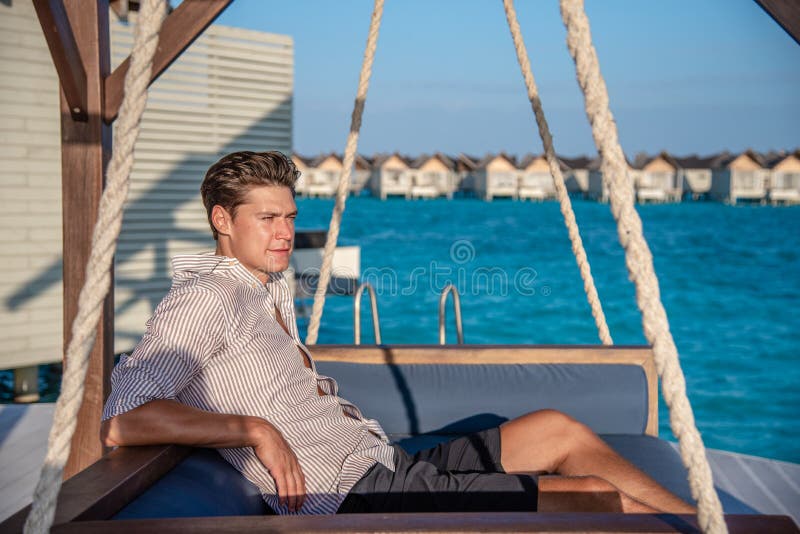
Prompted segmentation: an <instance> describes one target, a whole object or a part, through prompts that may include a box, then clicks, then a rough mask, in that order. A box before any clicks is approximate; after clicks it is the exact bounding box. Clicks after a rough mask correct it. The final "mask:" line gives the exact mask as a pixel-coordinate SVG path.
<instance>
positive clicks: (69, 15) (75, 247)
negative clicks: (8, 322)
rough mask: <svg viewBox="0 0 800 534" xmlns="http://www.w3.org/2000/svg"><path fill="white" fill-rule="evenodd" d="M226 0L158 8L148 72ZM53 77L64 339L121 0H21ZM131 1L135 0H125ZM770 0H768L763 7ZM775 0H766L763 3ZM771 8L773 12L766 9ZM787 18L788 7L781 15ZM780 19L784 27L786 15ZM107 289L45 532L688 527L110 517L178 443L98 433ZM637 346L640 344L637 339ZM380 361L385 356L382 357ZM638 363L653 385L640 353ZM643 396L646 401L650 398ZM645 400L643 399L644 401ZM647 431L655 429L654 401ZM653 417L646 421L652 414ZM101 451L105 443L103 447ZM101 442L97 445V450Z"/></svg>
mask: <svg viewBox="0 0 800 534" xmlns="http://www.w3.org/2000/svg"><path fill="white" fill-rule="evenodd" d="M231 1H232V0H184V2H183V3H181V4H180V6H178V7H177V8H176V9H175V10H174V11H173V12H172V13H171V14H170V15H169V16H168V18H167V19H166V21H165V23H164V25H163V27H162V31H161V36H160V42H159V47H158V51H157V52H156V56H155V58H154V66H153V73H152V80H151V83H152V81H155V80H156V79H157V78H158V76H159V75H160V74H161V73H162V72H163V71H164V70H166V69H167V68H168V66H169V65H170V64H171V62H172V61H174V60H175V58H177V57H178V56H179V55H180V54H181V52H182V51H183V50H185V49H186V48H187V47H188V46H189V45H190V44H191V43H192V42H193V41H194V39H196V38H197V37H198V36H199V35H200V34H201V33H202V32H203V31H204V30H205V28H206V27H208V25H210V24H211V23H212V22H213V21H214V19H215V18H216V17H217V16H218V15H219V14H220V13H221V12H222V11H223V10H224V9H225V7H227V5H228V4H229V3H230V2H231ZM757 1H759V3H760V4H761V5H762V7H765V9H767V10H768V11H770V13H771V15H773V17H775V18H776V19H778V20H782V18H786V17H785V16H784V15H783V13H782V9H781V6H780V5H779V3H778V2H777V0H757ZM33 3H34V6H35V8H36V11H37V15H38V17H39V20H40V23H41V25H42V29H43V32H44V35H45V38H46V40H47V43H48V47H49V48H50V52H51V55H52V57H53V62H54V64H55V67H56V71H57V72H58V76H59V80H60V84H61V89H62V91H61V124H62V144H61V154H62V198H63V204H62V208H63V209H62V219H63V221H64V225H63V227H64V230H63V250H64V269H63V280H64V304H63V305H64V314H63V315H64V319H63V320H64V336H65V346H66V345H67V344H68V341H69V339H67V338H68V337H69V335H70V332H71V325H72V322H73V319H74V317H75V314H76V312H77V302H78V295H79V293H80V289H81V286H82V285H83V280H84V271H85V267H86V264H87V259H88V257H89V251H90V248H91V236H92V232H93V228H94V224H95V221H96V218H97V209H98V204H99V200H100V196H101V194H102V190H103V184H104V176H105V170H106V166H107V164H108V161H109V159H110V153H111V124H112V122H113V121H114V119H115V117H116V115H117V112H118V110H119V105H120V102H121V100H122V91H123V90H122V87H123V80H124V76H125V73H126V71H127V68H128V61H127V60H126V61H125V62H123V63H122V64H121V65H120V66H119V67H118V68H117V69H115V70H114V71H113V72H112V71H111V69H110V59H109V57H110V53H109V35H108V25H109V22H108V9H109V5H110V6H111V8H113V9H117V10H124V9H127V7H128V4H129V2H128V0H111V1H110V2H109V1H108V0H98V1H94V2H86V1H85V0H33ZM130 3H131V4H135V2H130ZM770 5H772V6H773V7H770ZM774 6H777V7H774ZM776 13H777V14H776ZM787 20H788V19H787ZM783 25H784V27H785V28H787V30H789V31H790V33H793V35H795V38H797V37H796V35H797V33H798V31H797V24H795V23H792V22H791V20H790V21H789V22H788V23H787V22H784V23H783ZM113 309H114V306H113V291H112V292H110V293H109V296H108V297H107V299H106V302H105V305H104V309H103V315H102V319H101V321H100V324H99V325H98V335H97V340H96V343H95V345H94V349H93V351H92V354H91V357H90V362H89V369H88V375H87V380H86V387H85V394H84V402H83V406H82V408H81V411H80V413H79V416H78V421H77V430H76V433H75V436H74V438H73V441H72V450H71V455H70V459H69V461H68V463H67V467H66V470H65V478H67V479H68V480H66V482H65V483H64V485H63V487H62V490H61V494H60V496H59V500H58V508H57V511H56V515H55V523H54V527H53V529H52V531H53V532H56V533H71V532H80V533H91V532H115V533H116V534H124V533H128V532H141V531H145V530H146V531H148V532H149V531H157V532H161V533H171V532H175V533H179V534H185V533H186V532H187V531H191V532H214V533H222V532H255V531H258V532H261V531H279V532H280V531H303V530H314V531H320V532H332V531H339V532H341V531H377V530H381V531H412V530H413V531H470V530H481V531H539V532H541V531H551V532H552V531H562V532H563V531H575V530H578V531H605V532H609V531H614V532H671V531H696V530H697V522H696V518H695V517H693V516H676V515H622V514H613V513H578V514H574V513H506V514H487V513H480V514H400V515H398V514H374V515H350V516H326V517H319V516H316V517H278V516H247V517H213V518H192V519H160V520H121V521H114V522H113V523H112V522H108V521H107V519H108V518H109V517H111V516H112V515H113V514H114V513H115V512H116V511H118V510H120V509H121V508H122V507H123V506H124V505H125V503H127V502H129V501H130V500H131V499H133V498H134V497H135V496H136V495H138V494H140V493H141V492H142V491H144V489H146V488H147V487H148V486H150V485H151V484H152V483H153V482H154V481H156V480H158V479H159V478H160V477H161V476H162V475H163V474H164V473H166V472H168V471H169V470H170V469H172V468H173V467H174V466H175V465H177V464H178V463H179V462H180V461H181V460H182V459H184V458H185V457H186V456H187V455H188V454H189V452H190V449H189V448H186V447H177V446H163V447H161V446H160V447H127V448H119V449H117V450H115V451H113V452H110V453H108V450H106V449H105V448H104V447H103V446H102V444H101V442H100V439H99V425H100V416H101V413H102V406H103V403H104V401H105V398H106V397H107V395H108V390H109V377H110V372H111V368H112V366H113V359H114V354H113V335H112V332H113ZM351 349H352V347H334V348H331V349H330V350H327V351H326V349H325V348H323V347H316V348H314V349H313V352H314V353H315V354H316V355H317V357H318V358H319V359H320V360H324V359H325V358H327V357H335V356H336V355H340V354H342V353H344V352H350V351H351ZM598 349H599V348H597V349H588V348H584V349H580V350H578V349H575V348H570V347H549V348H543V347H539V348H530V347H529V348H527V349H525V348H520V347H516V348H514V347H480V348H476V347H463V348H461V349H460V350H459V351H458V352H457V353H454V354H455V355H454V356H453V357H454V358H456V359H461V358H464V359H469V358H472V357H473V356H474V355H475V354H476V353H478V352H482V351H486V350H488V351H493V352H494V357H496V358H497V359H498V361H497V363H499V361H506V362H507V363H511V362H512V361H513V360H514V358H516V357H517V356H518V355H519V354H520V351H522V352H524V351H526V350H528V351H533V352H536V353H538V354H540V355H541V356H542V357H543V358H554V359H559V358H563V359H568V360H569V359H573V358H577V357H578V356H577V354H578V353H579V352H580V353H582V356H581V357H586V356H589V357H591V356H592V355H593V354H597V350H598ZM643 350H645V351H647V349H643ZM427 351H428V349H426V348H424V347H410V348H405V349H403V348H392V349H390V350H389V352H388V353H389V354H390V355H391V356H392V357H393V358H396V359H395V360H394V361H395V362H399V361H401V360H402V359H403V358H408V359H415V358H423V357H424V353H426V352H427ZM362 354H364V356H363V358H364V359H367V360H368V359H376V358H385V357H386V354H387V348H385V347H380V348H374V349H368V350H366V351H365V352H362ZM384 361H385V360H384ZM642 365H643V366H644V367H645V369H646V372H647V373H648V380H650V381H651V384H652V387H651V388H650V392H649V394H650V395H651V398H652V397H654V396H656V383H657V381H656V378H655V374H654V372H653V366H652V359H651V358H650V359H648V358H645V360H643V362H642ZM651 405H652V406H653V407H654V406H655V405H656V403H651ZM652 409H653V410H654V409H655V408H652ZM650 416H651V418H652V419H651V421H650V423H648V432H649V433H650V432H652V433H655V429H656V428H657V425H655V421H656V416H657V414H656V413H655V412H653V413H651V414H650ZM654 425H655V426H654ZM105 453H108V454H105ZM104 454H105V455H104ZM27 513H28V508H26V509H23V510H21V511H20V512H18V513H17V514H15V515H14V516H12V517H11V518H9V519H8V520H6V521H5V522H3V523H2V524H0V532H21V531H22V526H23V524H24V520H25V517H26V515H27ZM726 521H727V523H728V528H729V529H730V531H731V532H763V531H772V532H795V531H796V527H795V526H794V523H793V522H792V521H791V519H789V518H788V517H785V516H744V515H742V516H740V515H732V516H726Z"/></svg>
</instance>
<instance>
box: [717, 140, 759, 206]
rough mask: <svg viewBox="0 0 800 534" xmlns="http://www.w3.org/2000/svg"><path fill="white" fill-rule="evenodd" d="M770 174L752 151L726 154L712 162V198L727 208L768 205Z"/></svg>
mask: <svg viewBox="0 0 800 534" xmlns="http://www.w3.org/2000/svg"><path fill="white" fill-rule="evenodd" d="M769 179H770V170H769V169H768V168H767V167H766V164H765V162H764V159H763V158H762V157H761V156H760V155H759V154H758V153H756V152H755V151H753V150H749V149H748V150H746V151H744V152H742V153H741V154H729V153H724V154H722V155H721V156H720V157H718V158H717V159H715V160H714V162H712V171H711V190H710V191H709V193H710V195H711V198H713V199H714V200H718V201H720V202H725V203H726V204H736V203H737V202H739V201H745V202H766V200H767V185H768V183H769Z"/></svg>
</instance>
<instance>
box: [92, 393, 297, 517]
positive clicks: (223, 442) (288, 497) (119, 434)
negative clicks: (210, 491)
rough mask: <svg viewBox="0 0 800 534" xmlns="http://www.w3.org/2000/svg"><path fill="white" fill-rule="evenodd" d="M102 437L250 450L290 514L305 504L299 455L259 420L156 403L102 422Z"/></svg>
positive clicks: (110, 441)
mask: <svg viewBox="0 0 800 534" xmlns="http://www.w3.org/2000/svg"><path fill="white" fill-rule="evenodd" d="M100 433H101V439H102V441H103V443H104V444H105V445H107V446H122V445H125V446H129V445H166V444H175V445H190V446H195V447H214V448H231V447H252V448H253V450H254V451H255V453H256V455H257V456H258V459H259V460H260V461H261V463H263V464H264V466H265V467H266V468H267V469H268V470H269V473H270V475H271V476H272V478H273V479H274V480H275V484H276V486H277V489H278V496H279V497H280V500H281V504H288V506H289V509H290V510H292V511H298V510H299V509H300V507H301V506H302V505H303V500H304V498H305V478H304V476H303V472H302V470H301V469H300V464H299V463H298V461H297V457H296V456H295V455H294V453H293V452H292V450H291V448H290V447H289V444H288V443H286V440H285V439H283V436H282V435H281V433H280V431H278V429H276V428H275V427H274V426H272V425H271V424H270V423H269V422H268V421H266V420H264V419H261V418H260V417H252V416H245V415H233V414H219V413H212V412H207V411H204V410H200V409H198V408H193V407H191V406H187V405H185V404H181V403H179V402H177V401H174V400H167V399H159V400H153V401H150V402H148V403H146V404H143V405H141V406H139V407H138V408H135V409H133V410H130V411H128V412H125V413H123V414H120V415H118V416H116V417H113V418H111V419H108V420H106V421H104V422H103V424H102V426H101V428H100Z"/></svg>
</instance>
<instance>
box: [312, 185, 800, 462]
mask: <svg viewBox="0 0 800 534" xmlns="http://www.w3.org/2000/svg"><path fill="white" fill-rule="evenodd" d="M298 207H299V211H300V213H299V216H298V228H304V229H314V228H320V229H321V228H327V226H328V222H329V220H330V214H331V210H332V207H333V201H332V200H321V199H298ZM573 207H574V211H575V214H576V217H577V220H578V224H579V225H580V227H581V235H582V238H583V241H584V246H585V248H586V252H587V255H588V258H589V261H590V263H591V266H592V273H593V275H594V279H595V283H596V285H597V289H598V292H599V294H600V298H601V300H602V301H603V308H604V311H605V314H606V318H607V321H608V325H609V328H610V330H611V335H612V336H613V338H614V342H615V343H617V344H643V343H645V339H644V335H643V334H642V326H641V318H640V315H639V311H638V309H637V307H636V301H635V293H634V288H633V285H632V284H631V283H630V282H629V281H628V275H627V270H626V268H625V263H624V253H623V251H622V248H621V247H620V244H619V240H618V238H617V231H616V225H615V223H614V220H613V218H612V216H611V214H610V211H609V207H608V206H607V205H603V204H597V203H594V202H588V201H583V200H573ZM637 209H638V211H639V214H640V216H641V218H642V221H643V225H644V231H645V237H646V238H647V241H648V243H649V245H650V248H651V251H652V252H653V257H654V261H655V267H656V272H657V274H658V277H659V282H660V289H661V298H662V301H663V303H664V306H665V308H666V310H667V314H668V316H669V320H670V328H671V331H672V334H673V336H674V339H675V342H676V344H677V347H678V351H679V354H680V358H681V364H682V367H683V370H684V373H685V375H686V382H687V390H688V394H689V399H690V400H691V403H692V406H693V407H694V412H695V417H696V419H697V425H698V427H699V429H700V431H701V433H702V435H703V438H704V441H705V443H706V446H708V447H711V448H716V449H724V450H729V451H736V452H743V453H747V454H753V455H757V456H765V457H770V458H776V459H782V460H786V461H791V462H800V426H798V424H797V418H798V415H799V411H800V387H799V386H798V379H800V358H798V353H800V312H798V310H797V306H798V304H800V208H796V207H793V208H774V207H766V206H726V205H722V204H717V203H710V202H684V203H681V204H668V205H648V206H638V207H637ZM339 244H340V245H358V246H360V247H361V270H362V273H361V274H362V279H363V280H365V281H369V282H370V283H372V285H373V286H375V288H376V291H377V296H378V304H379V308H380V316H381V331H382V337H383V342H384V343H437V342H438V300H439V293H440V291H441V289H442V288H443V287H444V285H445V284H447V283H452V284H453V285H455V286H456V287H457V288H458V290H459V292H460V294H461V307H462V313H463V323H464V336H465V342H466V343H511V344H513V343H543V344H573V343H574V344H596V343H599V339H598V336H597V330H596V327H595V324H594V320H593V318H592V316H591V312H590V308H589V305H588V303H587V301H586V297H585V294H584V291H583V284H582V281H581V278H580V274H579V272H578V267H577V265H576V263H575V259H574V256H573V254H572V251H571V247H570V243H569V238H568V236H567V231H566V228H565V226H564V223H563V218H562V216H561V213H560V211H559V207H558V204H556V203H555V202H545V203H529V202H516V201H499V200H496V201H494V202H483V201H479V200H475V199H456V200H445V199H441V200H426V201H407V200H402V199H389V200H388V201H380V200H377V199H373V198H368V197H359V198H351V199H349V200H348V203H347V209H346V211H345V214H344V220H343V223H342V230H341V234H340V236H339ZM450 306H451V305H450V304H449V305H448V322H449V325H448V342H449V343H454V342H455V341H456V339H455V330H454V327H453V320H452V308H451V307H450ZM368 309H369V306H368V304H367V303H366V302H364V305H363V306H362V310H363V321H362V324H363V328H362V330H363V332H364V333H363V337H362V339H363V341H364V342H365V343H371V342H372V328H371V322H370V318H369V316H368V315H369V313H368ZM305 327H306V325H305V322H304V321H301V330H303V331H304V330H305ZM352 341H353V299H352V297H347V296H333V297H329V298H328V299H327V302H326V306H325V312H324V315H323V319H322V325H321V329H320V336H319V343H351V342H352ZM659 422H660V434H661V436H662V437H664V438H666V439H674V438H673V437H672V433H671V431H670V429H669V422H668V416H667V412H666V408H665V405H664V402H663V400H662V401H660V413H659Z"/></svg>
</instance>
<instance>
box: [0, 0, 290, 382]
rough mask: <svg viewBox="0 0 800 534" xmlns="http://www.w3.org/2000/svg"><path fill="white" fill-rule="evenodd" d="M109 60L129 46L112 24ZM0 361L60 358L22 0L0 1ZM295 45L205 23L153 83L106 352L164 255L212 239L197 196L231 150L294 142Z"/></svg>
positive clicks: (122, 342) (48, 178) (43, 92)
mask: <svg viewBox="0 0 800 534" xmlns="http://www.w3.org/2000/svg"><path fill="white" fill-rule="evenodd" d="M114 19H115V17H114V15H112V25H111V29H112V59H111V61H112V67H116V65H117V64H118V63H120V62H121V61H122V59H124V57H126V56H127V55H128V53H129V52H130V47H131V45H132V43H133V38H132V30H133V26H126V25H123V24H116V23H113V20H114ZM0 43H2V46H0V136H2V141H3V142H2V143H0V155H1V156H2V158H3V163H2V165H0V202H2V204H0V206H2V207H3V212H2V214H0V217H2V219H3V225H2V228H3V230H4V232H2V237H0V239H2V240H3V241H2V244H3V246H2V254H3V256H2V259H0V262H1V264H0V299H1V300H0V337H2V339H3V340H4V343H3V344H0V369H7V368H12V367H19V366H24V365H33V364H36V363H44V362H51V361H58V360H60V359H61V350H62V348H61V337H62V334H61V332H62V328H61V290H62V288H61V268H60V262H61V208H60V201H61V194H60V191H61V180H60V153H59V133H58V132H59V123H58V93H57V85H56V84H57V81H56V80H57V78H56V74H55V69H54V68H53V67H52V65H51V60H50V56H49V53H48V51H47V47H46V44H45V41H44V38H43V37H42V34H41V29H40V27H39V25H38V22H37V21H36V18H35V13H34V10H33V7H32V6H31V5H30V1H29V0H15V1H14V2H13V3H12V5H11V6H6V5H5V4H0ZM292 78H293V43H292V39H291V38H290V37H287V36H282V35H273V34H265V33H261V32H253V31H248V30H242V29H238V28H227V27H221V26H211V27H210V28H209V29H208V30H206V32H205V34H204V35H203V36H201V37H200V38H199V39H198V40H197V41H196V42H195V43H194V44H193V45H192V46H191V47H190V48H189V49H188V50H187V51H186V52H185V53H184V54H183V56H181V58H179V59H178V60H177V61H176V62H175V63H173V65H172V66H171V67H170V69H169V70H168V71H167V72H166V73H165V74H163V75H162V77H161V78H160V79H159V80H158V81H157V82H156V83H155V84H154V85H153V86H152V87H151V91H150V98H149V101H148V106H147V111H146V112H145V115H144V118H143V122H142V131H141V135H140V138H139V142H138V144H137V150H136V154H135V164H134V168H133V173H132V184H131V194H130V198H129V201H128V205H127V207H126V214H125V219H124V222H123V229H122V236H121V237H120V242H119V244H118V251H117V265H116V292H115V308H116V318H115V320H116V334H117V335H116V340H115V350H116V351H117V352H120V351H125V350H129V349H130V348H132V346H133V345H134V344H135V342H136V341H137V340H138V338H139V337H140V336H141V334H142V332H143V330H144V323H145V321H146V319H147V317H149V315H150V314H151V313H152V311H153V308H154V306H155V305H156V304H157V303H158V301H159V300H160V299H161V297H162V296H163V295H164V293H165V292H166V291H167V289H168V288H169V283H170V282H169V280H170V276H171V268H170V262H169V259H170V257H171V256H173V255H174V254H179V253H186V252H197V251H201V250H209V249H212V248H213V240H212V239H211V238H210V232H209V230H208V224H207V222H206V216H205V211H204V209H203V207H202V203H201V201H200V195H199V187H200V182H201V181H202V178H203V176H204V174H205V171H206V169H207V168H208V166H209V165H210V164H211V163H213V162H214V161H216V160H217V159H218V158H219V157H220V156H222V155H224V154H227V153H229V152H232V151H235V150H272V149H274V150H281V151H284V152H286V153H289V151H290V150H291V140H292V120H291V114H292V103H291V97H292Z"/></svg>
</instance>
